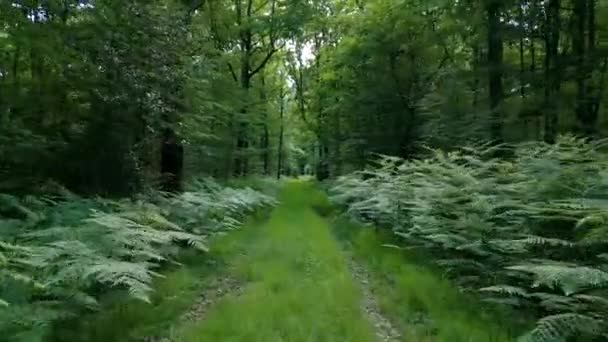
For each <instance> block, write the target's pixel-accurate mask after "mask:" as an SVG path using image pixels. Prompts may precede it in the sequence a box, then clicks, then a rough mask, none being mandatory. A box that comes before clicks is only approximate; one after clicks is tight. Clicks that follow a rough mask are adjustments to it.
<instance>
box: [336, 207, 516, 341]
mask: <svg viewBox="0 0 608 342" xmlns="http://www.w3.org/2000/svg"><path fill="white" fill-rule="evenodd" d="M333 226H334V232H335V234H336V235H337V236H338V238H339V239H340V240H341V241H343V243H344V244H345V245H346V248H347V250H348V251H349V253H351V254H352V257H353V258H354V260H355V262H357V263H360V264H361V265H362V266H363V267H364V268H365V269H366V270H367V271H368V272H369V273H370V277H369V279H368V281H369V284H368V285H369V286H370V288H371V292H372V293H373V294H374V296H375V297H376V299H377V300H378V304H379V306H380V309H381V311H382V312H383V313H384V314H385V315H387V317H388V318H389V319H390V320H391V322H392V323H393V324H394V325H395V326H396V328H397V329H398V330H399V331H402V332H404V334H403V336H402V339H401V340H402V341H404V342H406V341H438V342H452V341H454V342H459V341H462V342H465V341H496V342H498V341H513V340H514V338H513V336H516V335H517V331H521V329H522V327H523V326H525V317H524V316H522V315H521V314H519V315H517V316H509V313H508V312H505V310H501V309H499V308H496V307H494V306H492V305H488V304H487V303H482V302H480V301H479V300H478V299H477V298H475V297H473V296H471V295H467V294H463V293H462V292H460V291H459V290H458V287H457V286H455V284H454V283H453V282H451V281H450V280H449V279H447V278H446V277H442V272H441V270H439V269H437V268H436V267H434V265H432V264H429V263H428V261H427V260H426V259H425V258H424V257H422V256H421V255H416V254H413V253H409V252H407V251H405V250H402V249H398V248H395V246H394V245H392V243H394V242H395V239H394V238H393V237H392V236H389V235H388V234H386V232H385V231H383V230H378V229H376V228H374V227H371V226H366V225H362V224H360V223H356V222H353V221H351V220H348V219H345V218H338V219H336V220H335V222H334V224H333ZM522 320H523V321H522Z"/></svg>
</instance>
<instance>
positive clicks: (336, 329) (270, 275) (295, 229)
mask: <svg viewBox="0 0 608 342" xmlns="http://www.w3.org/2000/svg"><path fill="white" fill-rule="evenodd" d="M324 200H325V198H324V196H323V195H322V194H320V193H319V192H316V191H315V190H313V188H312V187H311V186H310V185H309V184H307V183H304V182H292V183H289V184H288V185H286V187H285V189H284V190H283V192H282V196H281V204H280V205H279V206H278V207H277V208H276V209H275V210H274V212H273V213H272V215H271V217H270V219H269V221H268V222H267V223H266V224H264V225H263V226H262V227H259V228H258V229H244V230H242V231H240V232H238V233H237V234H238V235H240V237H239V238H238V239H236V240H234V241H248V248H246V250H245V251H244V254H242V255H237V256H235V259H234V262H233V265H232V268H231V271H232V272H233V273H234V275H235V276H236V277H238V279H240V280H241V281H242V282H243V284H244V285H243V286H244V287H245V288H244V291H243V293H242V294H241V295H240V296H236V295H232V296H228V297H226V298H225V299H224V300H222V301H221V302H220V303H218V305H217V306H216V307H215V308H214V309H213V310H212V311H211V312H210V313H209V315H208V317H206V319H205V320H203V321H200V322H195V323H193V324H192V325H190V326H188V327H186V329H185V333H184V335H183V337H182V338H181V339H180V341H192V342H198V341H235V342H236V341H243V342H245V341H247V342H255V341H260V342H262V341H264V342H268V341H289V342H298V341H310V342H313V341H328V342H330V341H336V342H338V341H340V342H343V341H362V342H363V341H365V342H371V341H374V333H373V329H372V327H371V325H370V323H369V322H367V320H366V319H365V317H364V316H363V313H362V312H361V309H360V306H359V303H360V293H359V289H358V287H357V285H356V284H355V283H354V280H353V278H352V276H351V274H350V273H349V271H348V269H347V266H346V263H345V260H344V256H343V254H342V252H341V251H340V248H339V246H338V244H337V242H336V241H335V240H334V239H333V238H332V236H331V234H330V230H329V226H328V223H327V221H325V220H324V219H322V218H321V217H320V216H318V215H317V214H316V213H315V212H314V210H313V209H312V207H313V206H319V205H322V204H323V201H324ZM231 247H234V246H231Z"/></svg>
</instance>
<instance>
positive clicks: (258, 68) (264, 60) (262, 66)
mask: <svg viewBox="0 0 608 342" xmlns="http://www.w3.org/2000/svg"><path fill="white" fill-rule="evenodd" d="M277 51H279V49H276V48H273V49H272V50H270V51H269V52H268V54H266V57H264V59H263V60H262V62H261V63H260V65H258V67H257V68H255V69H253V70H252V71H251V72H249V77H253V76H254V75H255V74H257V73H258V72H260V70H262V69H263V68H264V67H265V66H266V64H267V63H268V61H270V59H271V58H272V56H273V55H274V54H275V53H276V52H277Z"/></svg>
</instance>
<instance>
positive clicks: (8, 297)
mask: <svg viewBox="0 0 608 342" xmlns="http://www.w3.org/2000/svg"><path fill="white" fill-rule="evenodd" d="M0 203H3V204H4V205H3V206H0V284H2V286H0V333H1V334H3V336H7V338H8V339H15V340H19V339H25V340H27V341H34V340H36V339H39V338H42V336H44V331H45V329H48V328H49V327H50V326H51V325H52V324H53V322H55V321H57V320H62V319H65V318H68V317H71V316H74V315H76V314H78V313H79V312H82V311H83V310H85V311H86V310H97V309H99V307H98V303H97V300H98V298H99V296H101V295H103V294H104V293H107V292H109V291H124V292H125V293H127V294H128V295H129V296H130V297H132V298H136V299H138V300H142V301H145V302H148V301H149V298H150V294H151V293H152V291H153V281H154V279H155V278H157V277H160V276H161V273H160V271H161V270H162V266H163V265H165V264H167V263H176V261H177V260H176V259H175V257H176V256H177V254H178V252H179V250H180V249H182V248H194V249H197V250H199V251H201V252H203V253H205V252H208V251H209V248H208V245H207V239H208V237H209V236H210V235H212V234H215V233H217V232H221V231H225V230H231V229H235V228H236V227H238V226H239V225H240V222H241V221H242V219H243V218H244V217H245V216H246V215H248V214H249V213H251V212H253V211H254V210H256V209H258V208H262V207H266V206H270V205H273V204H274V203H275V200H274V198H273V197H271V196H269V195H266V194H263V193H260V192H258V191H255V190H253V189H250V188H243V189H237V188H226V187H223V186H221V185H219V184H218V183H216V182H214V181H212V180H204V181H200V182H199V183H198V184H197V185H196V186H195V188H194V191H191V192H186V193H183V194H181V195H178V196H169V195H166V194H161V193H155V194H152V195H146V196H141V197H140V198H138V199H137V200H126V199H125V200H120V201H114V200H108V199H102V198H97V199H84V198H80V197H78V196H75V195H73V194H70V193H67V192H66V193H64V197H63V198H60V197H56V198H54V199H53V200H50V199H45V198H38V197H24V198H17V197H14V196H10V195H0ZM177 222H179V224H178V223H177ZM7 306H8V307H7ZM4 307H6V308H4ZM8 310H10V312H11V313H10V314H9V313H8Z"/></svg>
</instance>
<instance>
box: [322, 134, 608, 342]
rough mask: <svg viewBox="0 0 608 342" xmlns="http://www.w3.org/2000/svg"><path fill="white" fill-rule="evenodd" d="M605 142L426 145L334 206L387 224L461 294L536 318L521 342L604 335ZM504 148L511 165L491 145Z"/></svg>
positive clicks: (607, 242) (344, 192) (607, 331)
mask: <svg viewBox="0 0 608 342" xmlns="http://www.w3.org/2000/svg"><path fill="white" fill-rule="evenodd" d="M605 145H606V141H602V140H598V141H593V142H586V141H583V140H580V139H577V138H573V137H568V136H564V137H561V138H560V139H559V141H558V142H557V143H556V144H555V145H548V144H544V143H538V142H533V143H525V144H520V145H517V146H502V145H501V146H494V145H479V146H472V147H467V148H461V149H455V150H454V151H451V152H444V151H440V150H433V151H431V153H430V156H429V157H428V158H426V159H424V160H407V161H406V160H401V159H399V158H393V157H382V158H380V159H379V160H378V163H377V165H376V167H374V168H370V169H368V170H364V171H360V172H356V173H354V174H351V175H348V176H345V177H342V178H341V179H339V180H338V181H337V182H336V183H335V184H334V186H333V188H332V190H331V191H332V200H333V202H334V203H336V204H338V205H342V206H345V207H346V208H347V213H348V214H349V215H350V216H351V217H353V218H356V219H358V220H361V221H364V222H369V223H372V224H376V225H380V226H383V227H389V228H390V231H392V232H393V233H394V235H395V237H396V238H397V243H396V244H397V245H398V247H400V248H404V249H408V250H411V251H413V252H414V253H416V254H420V255H426V256H428V259H429V261H431V262H433V263H434V264H435V265H436V266H438V267H440V268H441V269H443V270H444V271H445V272H446V274H447V275H448V276H449V277H450V278H451V279H452V280H453V281H454V282H455V283H457V284H458V285H459V286H460V287H461V289H462V290H463V291H478V293H479V294H480V295H482V296H483V297H484V298H485V300H486V301H489V302H493V303H500V304H501V305H507V306H511V307H513V308H514V309H516V310H519V311H524V312H526V313H527V314H532V315H534V316H536V317H537V318H538V324H537V325H536V328H534V329H532V330H531V331H530V332H529V333H528V334H525V335H524V336H522V337H521V339H522V340H525V341H563V340H566V339H576V340H580V341H593V340H595V339H600V340H601V339H606V338H608V321H607V320H606V317H608V305H606V304H607V303H608V295H607V294H608V292H607V291H608V256H607V254H606V250H607V248H608V228H607V227H608V225H606V222H608V211H607V209H608V201H607V197H606V190H607V189H608V173H607V171H606V170H608V154H607V153H606V151H605ZM504 148H506V149H508V150H509V151H510V152H509V153H508V154H509V155H511V156H510V157H508V158H497V157H495V156H497V155H505V153H497V150H500V149H504Z"/></svg>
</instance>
